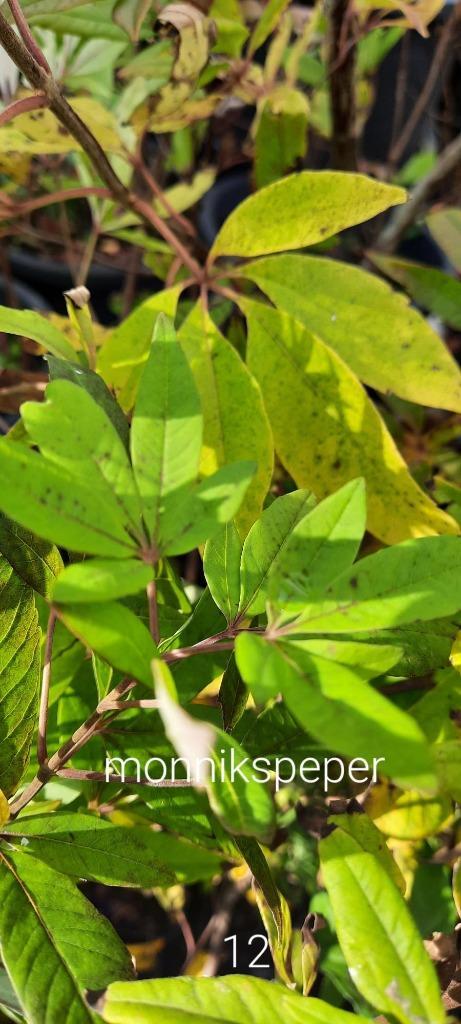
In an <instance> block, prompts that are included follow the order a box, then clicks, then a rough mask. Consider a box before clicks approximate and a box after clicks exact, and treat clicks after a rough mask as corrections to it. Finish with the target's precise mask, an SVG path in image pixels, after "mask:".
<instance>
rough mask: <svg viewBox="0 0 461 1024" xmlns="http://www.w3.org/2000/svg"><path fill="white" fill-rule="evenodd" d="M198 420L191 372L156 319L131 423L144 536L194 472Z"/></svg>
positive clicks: (167, 324) (166, 326) (168, 327)
mask: <svg viewBox="0 0 461 1024" xmlns="http://www.w3.org/2000/svg"><path fill="white" fill-rule="evenodd" d="M202 429H203V419H202V414H201V408H200V401H199V398H198V394H197V389H196V387H195V383H194V379H193V377H192V373H191V371H190V369H189V366H188V364H187V360H186V358H185V356H184V353H183V351H182V349H181V347H180V345H179V343H178V341H177V339H176V334H175V330H174V327H173V324H172V323H171V321H169V320H167V318H166V317H164V316H162V315H160V316H159V317H158V319H157V322H156V325H155V329H154V335H153V340H152V347H151V350H150V353H149V358H148V361H147V364H146V366H145V369H144V371H143V374H142V377H141V381H140V385H139V391H138V397H137V400H136V406H135V410H134V416H133V422H132V427H131V457H132V462H133V469H134V474H135V478H136V482H137V485H138V488H139V493H140V495H141V500H142V506H143V516H144V521H145V524H146V527H147V529H148V532H149V536H150V537H151V538H152V540H153V541H154V543H157V540H158V537H159V534H160V529H161V517H162V513H163V505H164V500H165V498H166V497H170V498H171V497H172V496H173V499H174V497H175V495H176V494H177V493H178V492H179V493H181V492H182V490H183V489H184V488H185V487H187V486H188V485H190V484H192V483H193V482H194V481H195V480H196V477H197V473H198V466H199V458H200V448H201V444H202Z"/></svg>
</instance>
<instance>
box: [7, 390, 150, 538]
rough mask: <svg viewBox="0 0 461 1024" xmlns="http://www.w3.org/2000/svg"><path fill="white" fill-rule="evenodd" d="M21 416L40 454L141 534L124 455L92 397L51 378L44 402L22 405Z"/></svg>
mask: <svg viewBox="0 0 461 1024" xmlns="http://www.w3.org/2000/svg"><path fill="white" fill-rule="evenodd" d="M21 414H22V418H23V420H24V423H25V425H26V429H27V432H28V434H29V436H30V437H31V438H32V439H33V440H34V442H35V443H36V444H38V445H39V446H40V450H41V452H42V454H43V455H44V456H45V457H46V458H47V459H48V460H49V461H51V462H54V463H56V464H57V465H58V466H63V467H64V469H66V470H67V471H68V472H69V473H71V474H72V476H74V477H75V478H76V481H77V482H79V481H80V480H81V481H82V482H83V483H84V484H85V486H88V487H91V488H93V489H94V491H95V493H97V494H100V495H101V497H104V500H105V503H106V506H107V509H108V511H111V512H112V514H113V516H114V518H115V517H118V518H120V519H121V521H122V522H123V524H124V527H125V528H126V530H127V531H129V532H130V533H131V534H133V535H134V536H141V504H140V500H139V495H138V492H137V487H136V483H135V480H134V477H133V472H132V469H131V466H130V462H129V458H128V453H127V451H126V448H125V446H124V444H123V442H122V440H121V438H120V435H119V433H118V431H117V430H116V428H115V427H114V424H113V422H112V421H111V420H110V419H109V416H108V415H107V413H106V412H105V411H104V409H103V408H101V407H100V406H99V405H98V403H97V402H96V401H95V399H94V398H93V397H92V396H91V394H89V393H88V392H87V391H86V390H85V389H84V388H82V387H80V386H78V385H77V384H75V383H74V382H72V381H69V380H62V379H61V380H54V381H52V382H51V383H50V384H49V385H48V387H47V389H46V401H45V402H44V403H39V402H26V403H25V404H24V405H23V406H22V407H21Z"/></svg>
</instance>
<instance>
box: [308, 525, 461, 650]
mask: <svg viewBox="0 0 461 1024" xmlns="http://www.w3.org/2000/svg"><path fill="white" fill-rule="evenodd" d="M460 568H461V538H459V537H420V538H419V539H418V540H407V541H403V542H402V543H401V544H395V545H394V546H393V547H390V548H383V549H382V550H380V551H376V552H375V553H374V554H372V555H367V557H366V558H362V559H361V560H360V561H359V562H357V563H356V564H355V565H354V566H352V568H351V569H349V570H347V571H346V572H343V573H342V574H341V576H339V577H338V579H336V580H334V581H333V583H331V584H330V586H329V587H328V588H327V589H326V591H325V594H324V595H320V594H318V595H317V600H312V602H311V603H308V604H306V603H303V602H302V601H300V602H299V604H298V605H296V607H298V608H299V610H300V613H301V614H300V618H299V619H298V624H299V625H300V628H298V630H297V631H298V632H300V631H301V632H304V633H308V632H309V633H312V632H315V633H319V632H320V633H323V632H325V633H351V632H354V631H355V630H369V629H373V630H376V629H386V628H392V627H393V626H402V625H405V623H411V622H418V621H420V620H425V619H429V620H430V619H432V618H433V616H434V611H437V615H439V616H441V617H443V616H448V615H453V614H454V613H455V612H457V611H459V609H460V608H461V581H460ZM291 607H292V608H294V607H295V606H294V605H292V606H291Z"/></svg>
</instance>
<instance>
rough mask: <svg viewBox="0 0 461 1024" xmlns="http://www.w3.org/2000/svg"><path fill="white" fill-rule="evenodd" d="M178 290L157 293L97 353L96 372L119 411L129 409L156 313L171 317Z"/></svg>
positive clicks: (148, 348) (111, 334)
mask: <svg viewBox="0 0 461 1024" xmlns="http://www.w3.org/2000/svg"><path fill="white" fill-rule="evenodd" d="M180 294H181V287H180V286H177V287H175V288H167V289H166V290H165V291H161V292H157V293H156V294H155V295H152V296H151V297H150V298H149V299H146V300H145V302H141V304H140V305H139V306H137V307H136V309H134V310H133V312H132V313H130V315H129V316H128V317H127V318H126V320H124V321H123V323H121V324H120V326H119V327H116V328H115V329H114V330H113V331H112V332H111V333H110V335H109V337H108V338H107V340H106V341H105V342H104V344H103V345H102V347H101V348H100V350H99V353H98V371H99V372H100V374H101V376H102V377H103V378H104V380H105V382H106V384H108V385H109V387H112V388H114V389H115V391H116V392H117V395H118V399H119V402H120V405H121V406H122V409H124V410H125V411H127V410H129V409H131V408H132V407H133V405H134V401H135V398H136V391H137V388H138V384H139V380H140V377H141V373H142V370H143V367H144V364H145V363H146V362H147V359H148V356H149V352H150V349H151V344H152V333H153V330H154V325H155V321H156V319H157V316H158V314H159V313H166V314H167V316H171V317H174V315H175V313H176V306H177V304H178V299H179V296H180Z"/></svg>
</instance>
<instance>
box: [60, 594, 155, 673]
mask: <svg viewBox="0 0 461 1024" xmlns="http://www.w3.org/2000/svg"><path fill="white" fill-rule="evenodd" d="M59 616H60V618H61V620H62V622H64V625H65V626H67V628H68V629H69V630H70V632H71V633H73V634H74V636H77V637H78V638H79V640H81V641H82V643H84V644H86V646H87V647H88V648H89V649H90V650H91V651H94V652H95V653H96V654H98V655H99V657H101V658H103V660H104V661H107V662H108V663H109V665H112V666H113V667H114V668H118V669H119V670H120V672H123V673H125V675H128V676H131V677H133V678H134V679H137V680H139V682H141V683H145V685H146V686H149V687H150V688H152V674H151V671H150V663H151V661H152V658H154V657H155V655H156V653H157V648H156V646H155V644H154V641H153V639H152V637H151V635H150V633H149V630H148V629H147V627H146V626H145V625H144V623H143V622H141V620H140V619H138V618H137V616H136V615H134V613H133V612H132V611H130V609H129V608H126V607H125V605H123V604H119V603H118V602H117V601H108V602H106V603H101V604H95V603H88V604H65V605H61V606H60V608H59Z"/></svg>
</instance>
